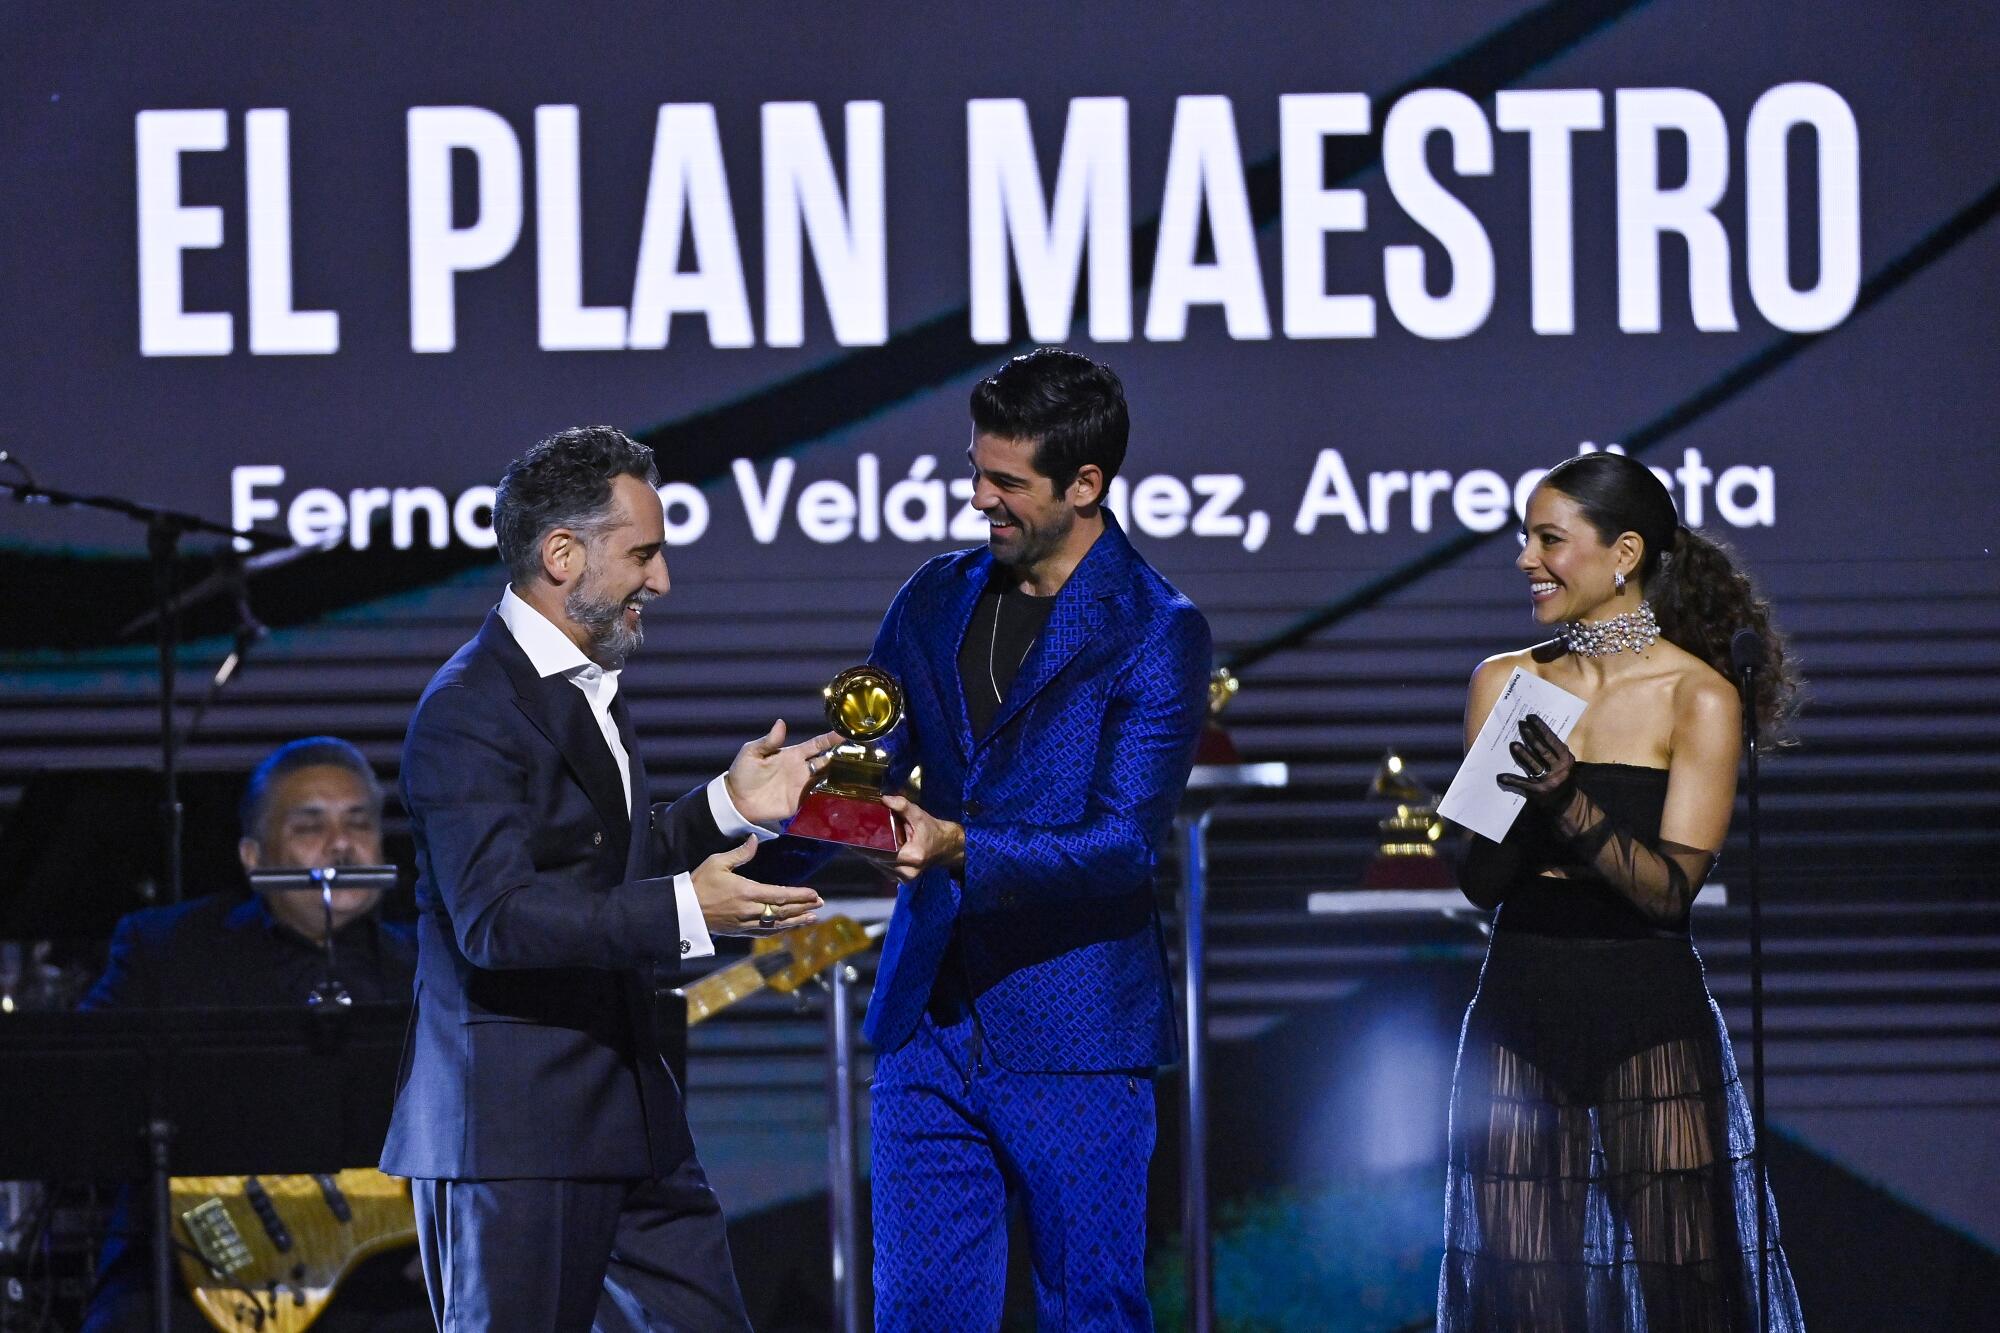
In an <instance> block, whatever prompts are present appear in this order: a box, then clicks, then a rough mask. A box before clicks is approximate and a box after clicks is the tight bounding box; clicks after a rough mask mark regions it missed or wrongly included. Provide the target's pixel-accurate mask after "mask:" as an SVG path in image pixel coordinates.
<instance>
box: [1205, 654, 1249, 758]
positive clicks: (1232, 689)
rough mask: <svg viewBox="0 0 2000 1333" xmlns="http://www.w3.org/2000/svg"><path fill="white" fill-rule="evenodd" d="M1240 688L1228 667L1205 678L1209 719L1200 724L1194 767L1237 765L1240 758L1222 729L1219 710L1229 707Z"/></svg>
mask: <svg viewBox="0 0 2000 1333" xmlns="http://www.w3.org/2000/svg"><path fill="white" fill-rule="evenodd" d="M1242 688H1243V682H1242V681H1240V680H1238V679H1237V678H1236V675H1235V673H1234V672H1232V671H1230V669H1229V668H1228V667H1217V668H1216V669H1215V672H1214V674H1212V675H1211V676H1209V678H1208V717H1207V719H1206V720H1205V721H1204V722H1203V723H1202V727H1201V739H1200V740H1198V741H1196V742H1195V747H1194V761H1195V762H1196V763H1197V764H1240V763H1242V762H1243V756H1242V755H1240V754H1238V753H1237V751H1236V742H1235V741H1233V740H1231V739H1230V738H1229V733H1228V732H1227V731H1225V730H1224V729H1223V726H1222V710H1223V709H1225V708H1227V707H1229V701H1230V700H1231V699H1234V698H1235V697H1236V692H1237V691H1238V690H1240V689H1242Z"/></svg>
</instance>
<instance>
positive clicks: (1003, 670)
mask: <svg viewBox="0 0 2000 1333" xmlns="http://www.w3.org/2000/svg"><path fill="white" fill-rule="evenodd" d="M1055 604H1056V599H1055V598H1053V597H1031V596H1029V595H1028V594H1027V593H1024V592H1022V591H1021V590H1020V588H1018V587H1016V586H1013V580H1012V579H1011V578H1010V577H1009V576H1008V574H1007V572H1006V571H1005V570H1004V569H1003V570H995V571H994V576H993V579H992V580H991V581H990V582H989V583H987V585H986V591H985V592H983V593H981V594H980V595H979V604H978V605H977V606H975V607H974V608H973V609H972V624H971V625H970V626H968V627H967V628H966V631H965V642H963V643H961V644H960V645H959V646H958V678H959V680H960V681H961V682H962V683H963V684H964V686H965V712H966V716H967V717H968V718H969V719H970V720H971V722H972V734H973V735H975V736H984V735H985V734H986V732H987V729H988V728H989V727H991V726H992V725H993V717H994V715H995V714H996V713H998V712H999V711H1000V701H1001V700H1003V699H1005V698H1006V697H1007V690H1008V689H1009V687H1011V686H1012V685H1013V683H1014V677H1015V676H1016V675H1018V674H1019V673H1020V670H1021V664H1022V663H1024V662H1026V661H1027V660H1028V654H1029V653H1030V652H1031V651H1033V650H1034V646H1035V640H1036V639H1038V638H1040V637H1041V633H1042V626H1044V625H1046V624H1048V621H1049V608H1051V607H1053V606H1054V605H1055ZM996 620H997V621H998V624H995V621H996Z"/></svg>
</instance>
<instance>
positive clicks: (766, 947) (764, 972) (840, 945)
mask: <svg viewBox="0 0 2000 1333" xmlns="http://www.w3.org/2000/svg"><path fill="white" fill-rule="evenodd" d="M888 928H889V927H888V923H887V922H878V923H876V924H875V925H872V926H869V927H867V928H865V929H864V928H863V927H861V926H860V925H858V924H856V922H855V921H854V919H853V918H851V917H845V916H836V917H829V918H828V919H827V920H825V921H821V922H819V923H817V924H815V925H811V926H801V927H800V928H799V929H797V930H788V931H786V932H785V933H784V934H782V935H773V936H767V937H765V938H763V939H759V940H756V941H754V942H752V944H751V945H750V956H749V957H748V958H744V959H741V960H739V961H737V962H734V963H731V964H729V966H727V967H718V968H716V969H715V971H713V972H710V973H709V974H708V975H707V976H705V977H702V978H701V979H700V980H698V981H694V982H690V983H689V984H688V985H686V986H683V987H681V988H680V989H679V990H677V991H675V992H674V993H675V994H676V995H679V996H681V997H682V998H683V999H685V1000H686V1001H687V1021H688V1026H689V1027H693V1026H694V1025H695V1024H696V1023H699V1022H701V1021H702V1020H703V1019H706V1018H712V1017H714V1016H715V1015H716V1014H717V1013H719V1012H721V1011H722V1010H724V1009H727V1008H728V1007H729V1006H730V1005H732V1004H735V1003H736V1002H737V1001H738V1000H740V999H743V998H744V997H745V996H747V995H754V994H756V993H757V992H758V991H760V990H774V991H777V992H778V993H779V994H780V995H790V994H792V993H793V992H794V991H796V990H798V988H799V987H801V986H803V985H805V984H806V983H807V982H808V981H811V980H812V979H813V978H814V977H816V976H818V975H819V974H820V973H822V972H824V971H826V969H828V968H829V967H832V966H834V965H835V964H836V963H840V962H842V961H844V960H846V959H848V958H851V957H853V956H854V955H855V954H858V953H861V952H863V951H865V950H866V949H867V948H868V946H869V945H871V944H873V943H874V942H875V941H876V940H878V939H880V938H881V937H882V933H883V932H884V931H885V930H887V929H888Z"/></svg>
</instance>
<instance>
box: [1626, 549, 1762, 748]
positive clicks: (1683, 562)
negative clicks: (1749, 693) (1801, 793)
mask: <svg viewBox="0 0 2000 1333" xmlns="http://www.w3.org/2000/svg"><path fill="white" fill-rule="evenodd" d="M1646 563H1648V564H1655V563H1656V572H1655V573H1654V574H1653V577H1651V578H1649V579H1647V580H1645V589H1646V599H1647V600H1648V601H1650V602H1651V603H1652V604H1653V613H1654V614H1655V615H1656V616H1658V617H1659V620H1660V634H1661V636H1662V637H1663V638H1665V639H1666V640H1667V641H1668V642H1670V643H1674V644H1678V645H1679V646H1680V647H1682V648H1685V649H1686V650H1687V651H1689V652H1690V653H1693V654H1694V655H1695V656H1696V657H1699V658H1700V659H1701V660H1702V661H1704V662H1706V663H1708V664H1709V665H1710V666H1712V667H1714V668H1715V669H1716V670H1717V671H1720V672H1721V673H1722V674H1723V675H1725V676H1730V675H1732V674H1733V673H1732V671H1731V669H1730V660H1729V641H1730V640H1731V639H1732V638H1734V637H1735V635H1736V631H1738V630H1740V629H1742V628H1743V627H1745V626H1746V625H1747V626H1749V627H1750V628H1751V629H1754V630H1756V631H1757V636H1758V637H1759V638H1761V639H1762V640H1763V641H1764V663H1765V665H1764V669H1763V670H1762V671H1760V672H1759V673H1758V674H1757V697H1756V699H1755V700H1754V703H1755V706H1756V710H1757V725H1758V728H1759V730H1760V731H1761V732H1762V733H1763V735H1764V737H1765V742H1764V743H1766V744H1775V745H1789V744H1791V743H1792V742H1793V739H1794V738H1793V737H1792V735H1791V721H1792V717H1793V715H1794V714H1796V713H1797V712H1798V707H1799V687H1800V681H1799V674H1798V662H1797V660H1796V659H1795V658H1794V657H1793V656H1792V654H1791V652H1790V649H1789V646H1788V645H1787V644H1786V642H1785V636H1784V635H1783V634H1782V633H1780V632H1779V630H1778V627H1777V625H1776V624H1774V623H1773V621H1772V619H1771V603H1770V602H1769V601H1768V600H1766V599H1765V598H1764V597H1763V596H1762V595H1761V594H1760V593H1759V592H1758V591H1757V589H1756V587H1755V585H1753V584H1752V583H1751V582H1750V576H1749V575H1748V574H1745V573H1744V572H1743V570H1742V568H1741V567H1740V566H1738V565H1737V563H1736V559H1735V557H1734V556H1733V555H1732V554H1731V553H1730V550H1729V548H1728V547H1727V546H1724V545H1723V544H1722V543H1721V542H1719V541H1717V540H1715V539H1714V538H1712V537H1709V536H1707V535H1705V534H1703V533H1700V532H1697V531H1695V530H1694V529H1693V528H1690V527H1687V526H1685V525H1679V526H1677V528H1676V531H1675V534H1674V540H1673V545H1672V547H1671V548H1670V549H1669V550H1667V551H1664V552H1662V553H1661V554H1660V558H1659V560H1658V561H1657V562H1654V561H1651V560H1648V561H1647V562H1646Z"/></svg>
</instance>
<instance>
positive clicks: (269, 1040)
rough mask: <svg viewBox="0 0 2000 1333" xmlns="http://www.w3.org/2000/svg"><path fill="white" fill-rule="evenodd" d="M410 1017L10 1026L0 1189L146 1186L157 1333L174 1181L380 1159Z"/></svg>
mask: <svg viewBox="0 0 2000 1333" xmlns="http://www.w3.org/2000/svg"><path fill="white" fill-rule="evenodd" d="M409 1017H410V1011H409V1009H408V1008H407V1007H406V1006H403V1005H379V1004H377V1005H353V1006H351V1007H350V1006H324V1007H322V1008H320V1009H318V1010H308V1009H305V1008H303V1007H286V1008H259V1009H249V1008H245V1009H171V1010H169V1009H151V1010H141V1009H132V1010H107V1011H101V1012H94V1013H77V1014H65V1013H21V1014H10V1015H7V1016H5V1017H4V1018H0V1066H4V1067H5V1068H6V1069H7V1071H8V1080H7V1083H8V1087H7V1096H6V1097H5V1098H0V1178H4V1179H19V1178H43V1179H81V1180H108V1179H134V1178H138V1177H146V1178H148V1180H149V1182H150V1186H151V1199H150V1206H149V1208H148V1212H149V1213H150V1215H151V1219H152V1228H153V1234H152V1238H151V1239H152V1295H153V1307H154V1324H153V1326H154V1328H156V1329H158V1330H160V1331H161V1333H165V1331H166V1329H167V1327H168V1313H167V1309H168V1305H167V1303H168V1300H169V1299H170V1296H171V1292H172V1285H173V1250H172V1239H171V1236H172V1230H171V1229H172V1216H171V1207H170V1203H169V1195H168V1179H169V1177H170V1176H173V1175H215V1176H237V1175H255V1174H260V1173H261V1174H271V1175H278V1174H285V1175H292V1174H312V1173H315V1172H334V1171H339V1170H342V1169H345V1168H347V1167H350V1166H356V1165H361V1164H372V1163H374V1162H375V1161H376V1160H377V1159H378V1158H379V1157H380V1156H381V1151H382V1141H383V1139H384V1138H385V1137H386V1136H387V1134H388V1128H389V1113H390V1109H391V1103H392V1096H393V1092H394V1088H395V1082H396V1075H397V1073H398V1071H399V1069H400V1067H401V1059H402V1047H403V1034H404V1031H405V1029H406V1028H407V1027H408V1025H409ZM246 1074H247V1075H251V1076H246Z"/></svg>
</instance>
